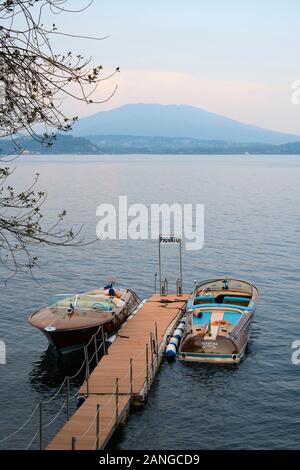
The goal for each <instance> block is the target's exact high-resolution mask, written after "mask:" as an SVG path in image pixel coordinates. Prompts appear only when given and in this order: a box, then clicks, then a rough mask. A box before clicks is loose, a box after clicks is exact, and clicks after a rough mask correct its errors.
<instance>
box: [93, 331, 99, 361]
mask: <svg viewBox="0 0 300 470" xmlns="http://www.w3.org/2000/svg"><path fill="white" fill-rule="evenodd" d="M94 346H95V357H96V364H97V365H98V362H99V358H98V350H97V338H96V335H95V336H94Z"/></svg>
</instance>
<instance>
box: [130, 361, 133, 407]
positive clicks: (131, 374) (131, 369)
mask: <svg viewBox="0 0 300 470" xmlns="http://www.w3.org/2000/svg"><path fill="white" fill-rule="evenodd" d="M132 365H133V360H132V358H131V359H130V399H132V395H133V368H132Z"/></svg>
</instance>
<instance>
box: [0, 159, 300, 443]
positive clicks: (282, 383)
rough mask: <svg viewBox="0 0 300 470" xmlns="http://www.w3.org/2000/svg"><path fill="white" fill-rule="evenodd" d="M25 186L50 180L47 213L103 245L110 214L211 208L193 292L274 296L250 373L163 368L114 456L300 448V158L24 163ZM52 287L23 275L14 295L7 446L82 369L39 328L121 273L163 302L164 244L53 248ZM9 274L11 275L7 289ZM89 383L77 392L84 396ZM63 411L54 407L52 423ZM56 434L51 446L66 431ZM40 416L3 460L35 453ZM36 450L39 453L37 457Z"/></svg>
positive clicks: (6, 385) (3, 373) (259, 322)
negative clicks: (40, 316) (46, 311)
mask: <svg viewBox="0 0 300 470" xmlns="http://www.w3.org/2000/svg"><path fill="white" fill-rule="evenodd" d="M16 164H17V167H18V169H17V171H16V173H15V176H14V178H15V181H16V183H17V184H18V185H20V187H22V188H24V187H26V185H29V183H30V182H31V180H32V176H33V175H34V173H35V172H36V171H38V172H39V173H40V175H41V176H40V182H39V187H40V188H41V189H43V190H47V192H48V199H47V204H46V207H45V212H46V214H45V218H46V215H47V217H49V218H50V219H53V220H54V217H55V214H56V213H58V212H59V211H61V209H66V210H67V213H68V219H67V221H68V223H69V224H71V225H75V227H76V226H77V227H79V226H80V225H81V224H84V232H85V233H86V237H87V238H88V239H93V238H95V235H96V224H97V222H98V219H97V218H96V208H97V206H98V205H99V204H101V203H103V202H106V203H113V204H117V202H118V196H119V195H128V202H129V204H132V203H143V204H146V205H147V206H149V204H151V203H164V202H165V203H169V204H171V203H174V202H179V203H181V204H183V203H193V204H196V203H199V204H201V203H203V204H205V245H204V248H203V249H202V250H200V251H194V252H193V251H189V252H187V251H184V253H183V257H184V290H185V291H190V290H191V289H192V287H193V280H194V279H198V280H202V279H203V280H204V279H207V278H211V277H215V276H216V277H219V276H223V275H228V276H233V277H236V278H242V279H246V280H249V281H250V282H253V283H254V284H255V285H256V286H257V287H258V289H259V290H260V293H261V299H260V303H259V306H258V309H257V312H256V315H255V321H254V325H253V330H252V336H251V339H250V342H249V346H248V351H247V354H246V356H245V359H244V361H243V362H242V363H241V364H240V365H234V366H226V367H225V366H220V365H219V366H213V365H205V364H204V365H202V364H186V363H180V362H175V363H173V364H171V365H170V364H167V363H165V364H163V366H162V368H161V371H160V373H159V375H158V377H157V380H156V382H155V384H154V386H153V388H152V390H151V393H150V395H149V399H148V402H147V404H146V406H145V407H144V408H143V409H142V410H141V411H140V412H136V413H133V414H131V416H130V418H129V421H128V423H127V425H126V427H125V428H124V429H122V430H121V431H118V433H117V434H116V436H115V437H114V439H113V441H112V442H111V445H110V446H111V448H121V449H145V448H147V449H155V448H158V449H202V448H203V449H204V448H206V449H215V448H222V449H229V448H247V449H263V448H267V449H275V448H286V449H293V448H294V449H295V448H297V447H299V437H298V436H299V433H298V430H299V423H300V411H299V410H300V395H299V391H298V390H299V384H300V382H299V372H300V366H296V365H293V364H292V362H291V354H292V349H291V344H292V342H293V341H295V340H297V339H300V328H299V315H300V312H299V302H298V286H299V274H300V268H299V266H300V249H299V233H300V228H299V221H300V216H299V210H298V208H299V205H300V193H299V180H300V159H299V158H298V157H263V156H259V157H251V156H240V157H197V156H193V157H190V156H155V157H154V156H114V157H111V156H103V157H90V156H86V157H85V156H82V157H79V156H74V157H72V156H59V157H43V156H37V157H29V156H28V157H24V158H19V159H18V160H17V162H16ZM39 255H40V265H41V269H39V270H37V271H36V272H35V276H36V278H37V279H38V281H39V284H36V283H34V281H33V280H32V279H31V278H30V277H28V278H25V277H24V276H20V275H19V276H17V277H16V278H14V279H12V280H11V281H10V282H9V284H8V287H7V288H6V289H4V288H3V289H2V291H1V292H2V308H1V320H0V340H4V341H5V342H6V346H7V364H6V365H5V366H0V389H1V405H0V416H1V418H0V421H1V436H0V439H1V438H2V437H4V436H5V435H7V434H9V433H10V432H12V431H14V430H15V429H17V428H18V427H19V426H20V425H21V424H23V422H24V421H25V419H26V417H27V416H29V414H30V412H31V411H32V410H33V409H34V407H35V405H36V403H37V402H38V401H39V400H40V399H41V398H43V399H47V398H50V397H51V396H52V395H53V393H54V392H55V391H56V390H57V388H58V386H59V385H60V383H61V382H62V380H63V378H64V377H65V375H67V374H70V373H75V372H76V370H77V369H78V367H79V366H80V358H78V357H76V356H75V357H73V358H72V359H68V360H65V361H64V362H61V361H57V359H56V357H55V356H54V355H49V354H46V353H45V351H46V349H47V342H46V339H45V338H44V337H43V336H42V334H41V333H40V332H39V331H37V330H35V329H33V328H31V327H30V326H29V325H27V317H28V315H29V314H30V313H32V312H34V311H35V310H37V309H38V308H40V307H41V306H43V305H45V303H46V302H47V299H48V297H49V296H50V295H51V294H55V293H75V292H83V291H87V290H90V289H91V288H93V287H103V286H104V284H105V283H106V282H107V280H108V279H109V278H110V276H111V275H112V274H113V273H115V274H116V277H117V282H118V285H120V286H124V287H131V288H133V289H134V290H136V292H137V293H138V294H139V295H140V296H141V297H142V298H147V297H149V296H150V295H151V294H152V293H153V290H154V273H155V271H157V269H158V266H157V255H158V253H157V242H156V241H150V240H149V241H130V240H128V241H127V240H122V241H118V240H117V241H100V242H98V243H96V244H92V245H89V246H86V247H83V248H82V247H81V248H67V249H64V248H60V249H57V248H56V249H54V248H44V249H42V250H39ZM176 255H177V252H176V250H175V248H171V247H170V248H169V249H168V250H167V249H166V250H165V252H164V257H163V261H164V266H163V267H164V274H165V275H166V276H167V277H168V279H169V286H170V290H171V289H175V280H176V278H177V276H178V266H177V261H178V259H177V257H176ZM5 276H6V274H5V273H4V272H2V273H1V278H2V279H3V280H4V279H5ZM81 380H83V377H82V376H81V377H79V379H78V381H77V382H76V381H75V382H73V385H72V392H73V393H75V392H76V390H77V388H78V385H79V384H80V382H81ZM61 403H62V400H61V399H59V400H53V401H52V402H50V403H49V404H47V406H45V422H48V421H49V422H50V421H51V419H52V418H54V417H55V414H56V413H57V412H58V411H59V408H60V406H61ZM62 418H63V415H60V416H59V418H58V419H57V420H56V421H55V422H54V424H53V425H51V426H49V427H48V428H47V430H46V431H45V436H44V440H45V444H46V443H47V442H48V441H49V439H50V438H51V437H52V436H53V434H54V433H55V431H56V430H57V429H58V428H59V427H60V425H61V424H62V422H63V419H62ZM37 424H38V419H37V416H35V417H34V418H33V419H32V421H31V422H30V423H29V424H28V426H26V428H25V429H24V430H23V431H22V432H21V433H20V434H18V435H17V436H16V437H14V438H12V439H10V440H8V441H7V442H6V443H4V444H3V445H2V446H1V448H20V449H22V448H25V447H26V446H27V445H28V444H29V443H30V441H31V439H32V437H33V436H34V433H35V432H36V430H37ZM34 447H36V441H34V443H33V448H34Z"/></svg>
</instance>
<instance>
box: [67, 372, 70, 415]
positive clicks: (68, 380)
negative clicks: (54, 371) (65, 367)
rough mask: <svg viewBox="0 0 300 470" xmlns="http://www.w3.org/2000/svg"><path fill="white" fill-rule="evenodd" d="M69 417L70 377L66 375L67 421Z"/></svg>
mask: <svg viewBox="0 0 300 470" xmlns="http://www.w3.org/2000/svg"><path fill="white" fill-rule="evenodd" d="M69 419H70V377H69V376H67V421H69Z"/></svg>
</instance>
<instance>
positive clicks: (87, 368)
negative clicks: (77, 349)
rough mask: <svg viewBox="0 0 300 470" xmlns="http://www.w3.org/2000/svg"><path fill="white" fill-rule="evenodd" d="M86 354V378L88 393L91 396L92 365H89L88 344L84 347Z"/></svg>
mask: <svg viewBox="0 0 300 470" xmlns="http://www.w3.org/2000/svg"><path fill="white" fill-rule="evenodd" d="M84 354H85V360H86V367H85V380H86V394H87V396H89V394H90V393H89V376H90V367H89V355H88V350H87V346H85V347H84Z"/></svg>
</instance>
